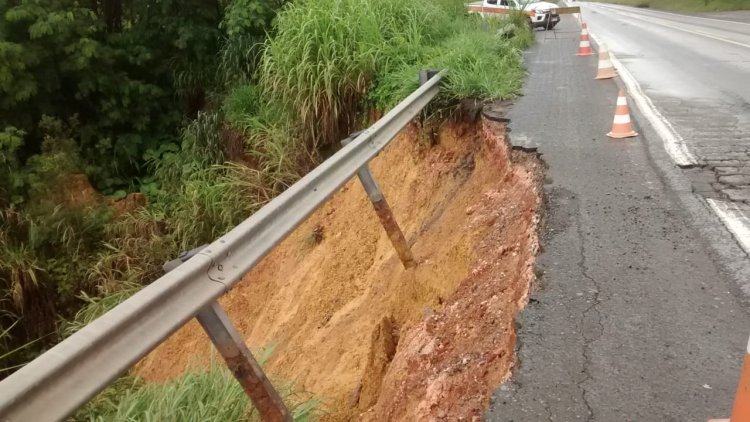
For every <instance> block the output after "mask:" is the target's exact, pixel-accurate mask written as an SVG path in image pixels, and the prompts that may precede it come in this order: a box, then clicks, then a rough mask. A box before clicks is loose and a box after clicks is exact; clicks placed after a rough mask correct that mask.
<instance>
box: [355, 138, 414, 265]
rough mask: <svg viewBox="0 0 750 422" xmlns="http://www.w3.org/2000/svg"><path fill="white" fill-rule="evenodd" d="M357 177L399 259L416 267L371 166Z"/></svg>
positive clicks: (363, 168)
mask: <svg viewBox="0 0 750 422" xmlns="http://www.w3.org/2000/svg"><path fill="white" fill-rule="evenodd" d="M357 134H358V133H354V134H352V135H351V136H349V137H348V138H346V139H344V140H343V141H341V145H344V146H346V145H347V144H348V143H349V142H351V141H352V140H354V138H356V136H357ZM357 176H358V177H359V181H360V182H361V183H362V187H364V188H365V191H366V192H367V196H368V197H369V198H370V202H372V206H373V208H375V214H377V215H378V218H379V219H380V224H382V225H383V228H384V229H385V232H386V233H387V234H388V239H390V240H391V244H392V245H393V247H394V248H395V249H396V253H398V257H399V258H400V259H401V263H402V264H403V265H404V268H406V269H409V268H414V267H416V266H417V262H416V261H415V260H414V255H412V253H411V248H409V244H408V243H406V238H405V237H404V233H403V232H401V228H400V227H399V226H398V222H396V217H394V216H393V211H391V207H390V206H389V205H388V202H387V201H386V200H385V196H383V192H382V191H381V190H380V186H378V183H377V182H376V181H375V178H374V177H373V176H372V172H370V166H368V165H367V164H365V165H363V166H362V167H360V168H359V170H357Z"/></svg>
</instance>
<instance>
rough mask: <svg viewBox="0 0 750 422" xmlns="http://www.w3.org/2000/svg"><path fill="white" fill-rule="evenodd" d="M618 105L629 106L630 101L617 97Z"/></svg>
mask: <svg viewBox="0 0 750 422" xmlns="http://www.w3.org/2000/svg"><path fill="white" fill-rule="evenodd" d="M617 105H628V100H627V99H626V98H625V97H617Z"/></svg>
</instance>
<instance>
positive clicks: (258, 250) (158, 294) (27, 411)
mask: <svg viewBox="0 0 750 422" xmlns="http://www.w3.org/2000/svg"><path fill="white" fill-rule="evenodd" d="M442 76H443V72H441V73H439V74H437V75H436V76H434V77H432V78H431V79H429V80H428V81H427V82H426V83H424V84H423V85H422V86H421V87H420V88H419V89H417V90H416V91H414V92H413V93H412V94H411V95H409V96H408V97H407V98H406V99H404V100H403V101H402V102H401V103H400V104H399V105H397V106H396V107H395V108H393V109H392V110H391V111H389V112H388V113H387V114H386V115H385V116H383V118H381V119H380V120H378V121H377V122H376V123H375V124H374V125H373V126H371V127H370V128H368V129H366V130H364V131H363V132H361V133H360V134H359V135H358V136H356V138H354V140H352V141H351V142H350V143H348V144H347V145H346V146H344V147H343V148H342V149H341V150H339V151H338V152H337V153H336V154H334V155H333V156H332V157H331V158H329V159H328V160H326V161H324V162H323V163H322V164H320V165H319V166H318V167H316V168H315V169H314V170H312V171H311V172H310V173H308V174H307V175H306V176H305V177H303V178H302V179H300V180H299V181H298V182H297V183H295V184H294V185H292V186H291V187H290V188H289V189H287V190H286V191H284V192H283V193H281V194H280V195H279V196H277V197H276V198H275V199H273V200H272V201H271V202H269V203H268V204H267V205H266V206H264V207H263V208H261V209H260V210H258V212H256V213H255V214H253V215H252V216H251V217H250V218H248V219H247V220H245V221H244V222H242V223H240V224H239V225H238V226H237V227H235V228H234V229H232V230H231V231H229V232H228V233H227V234H226V235H224V236H222V237H220V238H219V239H218V240H216V241H214V242H213V243H211V244H210V245H208V246H207V247H206V248H205V249H203V250H201V251H200V252H198V253H196V254H195V255H194V256H193V257H192V258H190V259H188V260H187V261H186V262H184V263H182V264H180V265H176V266H174V268H170V271H169V272H168V273H167V274H165V275H164V276H162V277H161V278H159V279H158V280H156V281H154V282H153V283H151V284H150V285H148V286H146V287H144V288H143V289H142V290H140V291H139V292H138V293H136V294H135V295H133V296H132V297H130V298H129V299H127V300H126V301H124V302H123V303H121V304H120V305H118V306H117V307H115V308H114V309H112V310H111V311H109V312H107V313H106V314H105V315H103V316H102V317H100V318H98V319H96V320H95V321H93V322H92V323H91V324H89V325H87V326H86V327H84V328H82V329H81V330H80V331H78V332H77V333H75V334H73V335H72V336H70V337H68V338H67V339H65V340H64V341H62V342H61V343H59V344H58V345H56V346H55V347H53V348H52V349H50V350H48V351H47V352H46V353H44V354H43V355H41V356H39V357H38V358H37V359H35V360H33V361H32V362H30V363H29V364H27V365H26V366H25V367H23V368H21V369H20V370H18V371H17V372H15V373H14V374H12V375H11V376H9V377H8V378H6V379H5V380H3V381H2V382H0V421H24V422H25V421H48V420H60V419H63V418H65V417H66V416H68V415H70V414H71V413H72V412H74V411H75V410H76V409H77V408H78V407H80V406H81V405H83V404H84V403H86V402H87V401H88V400H89V399H90V398H92V397H93V396H94V395H95V394H97V393H98V392H99V391H101V390H103V389H104V388H106V387H107V386H108V385H109V384H110V383H112V382H113V381H114V380H115V379H116V378H117V377H118V376H120V375H121V374H122V373H124V372H125V371H126V370H127V369H128V368H130V367H131V366H132V365H133V364H135V363H136V362H137V361H138V360H139V359H141V358H142V357H144V356H145V355H146V354H147V353H148V352H150V351H151V350H153V349H154V348H155V347H156V346H158V345H159V344H160V343H161V342H163V341H164V340H165V339H166V338H167V337H169V335H170V334H172V333H174V332H175V331H177V329H179V328H180V327H182V326H183V325H184V324H185V323H187V322H188V321H189V320H190V319H191V318H193V317H196V316H197V315H198V314H203V315H206V314H207V313H208V312H210V311H211V310H212V309H214V310H215V308H214V307H215V303H214V302H215V300H216V299H217V298H218V297H220V296H221V295H223V294H224V293H226V292H227V291H229V289H231V288H232V286H234V285H235V284H236V283H237V282H238V281H239V280H240V279H241V278H242V277H243V276H244V275H245V274H246V273H247V272H248V271H249V270H250V269H251V268H252V267H253V266H254V265H255V264H257V263H258V262H259V261H260V260H261V259H262V258H263V257H264V256H265V255H266V254H268V253H269V252H270V251H271V250H272V249H273V248H274V247H275V246H276V245H278V244H279V243H280V242H281V241H282V240H283V239H284V238H285V237H286V236H287V235H288V234H289V233H290V232H291V231H292V230H294V229H295V228H296V227H297V226H299V225H300V224H301V223H302V222H303V221H304V220H305V219H306V218H307V217H308V216H309V215H310V214H311V213H312V212H313V211H314V210H315V209H317V208H318V207H319V206H320V205H322V204H323V203H324V202H325V201H326V200H327V199H328V198H329V197H330V196H331V195H333V194H334V193H335V192H336V191H337V190H338V189H339V188H340V187H341V186H343V185H344V183H346V182H347V181H348V180H349V179H350V178H351V177H352V176H353V175H354V174H355V173H357V172H358V170H359V169H360V168H362V167H363V166H365V165H366V164H367V163H368V162H369V161H370V160H371V159H372V158H373V157H375V155H376V154H378V153H379V152H380V151H381V150H382V149H383V148H384V147H385V146H386V145H387V144H388V143H389V142H390V141H391V139H393V138H394V137H395V136H396V135H397V134H398V132H399V131H400V130H401V129H402V128H403V127H404V126H405V125H406V124H407V123H409V122H410V121H411V120H412V119H413V118H414V117H415V116H416V115H417V114H418V113H419V112H420V111H421V110H422V109H423V108H424V107H425V106H426V105H427V103H428V102H429V101H430V100H431V99H432V98H433V97H435V95H437V93H438V92H439V89H440V86H439V83H440V80H441V78H442ZM219 311H220V309H219ZM212 318H213V319H212V320H211V321H208V319H209V318H206V321H202V322H206V323H207V324H204V327H206V325H211V324H214V325H215V324H219V323H222V322H223V323H224V324H225V326H224V327H220V328H222V329H228V331H226V332H224V333H223V334H222V335H224V338H225V339H228V338H230V337H231V335H232V330H231V329H232V328H233V327H231V323H228V321H227V320H226V318H224V316H223V315H221V314H216V313H214V316H213V317H212ZM227 324H228V327H227V326H226V325H227ZM219 325H221V324H219ZM209 334H210V333H209ZM218 346H219V345H218V344H217V347H218ZM242 347H244V344H242V345H241V346H240V349H241V348H242ZM225 359H227V356H225ZM245 375H246V374H245ZM260 375H261V379H263V374H262V373H261V374H260ZM235 376H237V377H238V379H239V378H240V377H239V376H238V374H237V373H236V372H235ZM240 382H242V380H240ZM243 386H244V384H243ZM246 390H247V388H246Z"/></svg>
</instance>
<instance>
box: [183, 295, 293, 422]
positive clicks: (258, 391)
mask: <svg viewBox="0 0 750 422" xmlns="http://www.w3.org/2000/svg"><path fill="white" fill-rule="evenodd" d="M196 318H197V319H198V322H200V324H201V326H202V327H203V329H204V330H205V331H206V334H208V337H209V338H210V339H211V341H212V342H213V344H214V346H216V349H218V350H219V353H221V356H222V357H223V358H224V361H225V362H226V363H227V366H228V367H229V370H230V371H232V374H234V377H235V378H237V381H239V383H240V384H241V385H242V389H243V390H245V394H247V395H248V396H249V397H250V399H251V400H252V401H253V404H254V405H255V408H256V409H257V410H258V413H260V417H261V419H262V420H263V421H264V422H266V421H270V422H282V421H284V422H287V421H291V420H292V416H291V414H290V413H289V410H288V409H287V408H286V406H285V405H284V402H283V401H282V400H281V397H280V396H279V393H277V392H276V390H275V389H274V388H273V385H272V384H271V381H269V380H268V377H266V374H265V373H264V372H263V368H261V366H260V364H258V362H257V361H256V360H255V358H253V355H252V353H250V350H248V348H247V346H246V345H245V342H244V341H243V340H242V337H240V335H239V333H238V332H237V330H236V329H235V328H234V325H232V322H231V321H230V320H229V317H228V316H227V314H226V312H224V310H223V309H222V308H221V305H219V304H218V303H217V302H214V303H212V304H210V305H209V306H206V307H205V308H203V309H202V310H201V311H200V312H199V313H198V315H196Z"/></svg>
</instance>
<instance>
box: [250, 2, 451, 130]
mask: <svg viewBox="0 0 750 422" xmlns="http://www.w3.org/2000/svg"><path fill="white" fill-rule="evenodd" d="M451 21H452V19H451V17H450V16H449V15H448V14H447V13H446V12H445V11H444V10H443V9H441V8H440V7H435V5H434V4H432V3H428V2H419V1H413V0H381V1H376V2H373V1H368V0H301V1H298V2H294V3H292V4H290V5H289V6H288V7H287V8H286V9H285V10H284V11H282V12H281V13H279V15H278V16H277V20H276V24H275V31H276V35H275V36H274V37H272V38H270V39H269V40H268V42H267V44H266V47H265V52H264V55H263V60H262V63H261V77H260V80H261V87H262V89H263V91H264V93H265V94H266V95H269V96H274V97H275V98H277V99H278V101H279V102H280V103H281V104H283V106H285V107H286V108H287V109H288V110H289V111H290V113H291V114H292V115H294V116H296V117H297V118H299V120H300V123H301V126H302V129H303V130H302V134H303V136H305V137H306V138H308V139H311V140H313V142H314V143H315V144H317V143H323V144H327V143H333V142H336V141H338V140H340V139H342V138H343V137H344V136H345V135H347V134H348V132H349V131H350V130H352V129H353V127H354V124H355V119H356V116H357V114H358V112H360V111H361V105H362V104H361V99H362V98H363V97H364V95H365V94H366V92H367V89H368V87H369V86H370V83H371V82H372V80H373V79H374V78H375V76H376V74H377V72H378V69H379V68H383V67H388V65H389V62H391V61H392V60H404V59H405V58H408V57H409V56H412V57H416V56H418V55H419V54H420V53H419V49H420V48H421V47H422V46H425V45H429V44H430V43H432V42H435V40H436V39H439V38H441V37H443V36H444V35H445V34H446V33H447V31H448V30H449V29H450V24H451Z"/></svg>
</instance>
